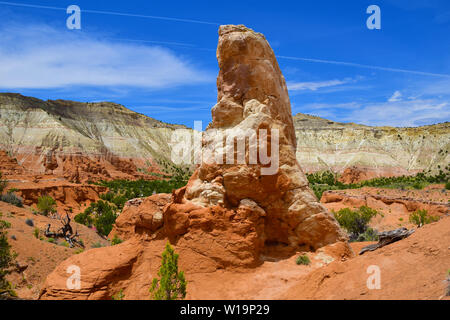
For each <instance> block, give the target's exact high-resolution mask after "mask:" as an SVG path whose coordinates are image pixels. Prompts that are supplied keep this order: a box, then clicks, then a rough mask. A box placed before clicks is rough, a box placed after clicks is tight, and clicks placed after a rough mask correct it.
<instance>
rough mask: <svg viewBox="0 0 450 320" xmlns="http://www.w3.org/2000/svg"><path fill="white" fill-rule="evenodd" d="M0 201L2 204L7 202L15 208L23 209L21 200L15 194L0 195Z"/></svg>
mask: <svg viewBox="0 0 450 320" xmlns="http://www.w3.org/2000/svg"><path fill="white" fill-rule="evenodd" d="M0 200H1V201H3V202H8V203H10V204H12V205H15V206H16V207H19V208H22V207H23V199H22V198H21V197H19V196H16V194H15V193H12V192H8V193H5V194H2V195H1V197H0Z"/></svg>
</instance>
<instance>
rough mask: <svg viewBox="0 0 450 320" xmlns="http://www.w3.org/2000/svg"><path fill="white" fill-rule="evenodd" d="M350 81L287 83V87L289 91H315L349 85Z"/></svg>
mask: <svg viewBox="0 0 450 320" xmlns="http://www.w3.org/2000/svg"><path fill="white" fill-rule="evenodd" d="M350 81H351V79H345V80H327V81H316V82H288V83H287V86H288V89H289V90H290V91H302V90H311V91H316V90H317V89H320V88H327V87H335V86H339V85H343V84H346V83H349V82H350Z"/></svg>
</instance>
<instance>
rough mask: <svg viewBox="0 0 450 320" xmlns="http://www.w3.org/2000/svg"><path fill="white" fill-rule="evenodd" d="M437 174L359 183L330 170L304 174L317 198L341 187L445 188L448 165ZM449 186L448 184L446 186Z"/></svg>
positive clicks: (376, 179)
mask: <svg viewBox="0 0 450 320" xmlns="http://www.w3.org/2000/svg"><path fill="white" fill-rule="evenodd" d="M438 169H439V171H438V173H437V174H434V175H430V174H429V173H430V172H431V170H430V171H429V172H427V173H428V175H427V174H425V173H424V172H421V173H418V174H416V175H415V176H399V177H389V178H385V177H381V178H375V179H371V180H366V181H362V182H359V183H351V184H344V183H342V182H339V181H338V180H337V179H336V177H337V174H336V173H333V172H331V171H325V172H315V173H309V174H308V173H307V174H306V176H307V178H308V181H309V185H310V187H311V189H312V190H313V191H314V193H315V195H316V196H317V198H318V199H320V198H321V197H322V193H323V192H324V191H327V190H342V189H358V188H362V187H377V188H390V189H402V190H405V189H411V188H412V189H423V188H424V187H426V186H427V185H429V184H430V183H445V184H446V188H447V184H448V183H449V179H450V171H449V169H450V168H449V167H448V166H446V167H445V169H444V170H442V169H440V168H438ZM448 187H450V186H448Z"/></svg>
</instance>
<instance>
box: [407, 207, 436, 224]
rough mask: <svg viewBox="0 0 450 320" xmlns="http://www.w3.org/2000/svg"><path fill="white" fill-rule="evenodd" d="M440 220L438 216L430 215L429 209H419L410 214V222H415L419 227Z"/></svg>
mask: <svg viewBox="0 0 450 320" xmlns="http://www.w3.org/2000/svg"><path fill="white" fill-rule="evenodd" d="M438 220H439V217H438V216H430V215H428V211H427V210H417V211H414V212H413V213H411V214H410V215H409V222H411V223H414V224H415V225H416V226H417V227H418V228H420V227H421V226H423V225H425V224H428V223H432V222H436V221H438Z"/></svg>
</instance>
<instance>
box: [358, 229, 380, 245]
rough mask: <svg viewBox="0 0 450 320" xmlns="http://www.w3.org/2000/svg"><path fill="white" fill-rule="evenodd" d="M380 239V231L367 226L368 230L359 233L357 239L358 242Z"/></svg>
mask: <svg viewBox="0 0 450 320" xmlns="http://www.w3.org/2000/svg"><path fill="white" fill-rule="evenodd" d="M378 239H379V237H378V232H377V231H376V230H374V229H372V228H370V227H367V230H366V231H365V232H364V233H361V234H360V235H358V238H357V239H356V241H357V242H364V241H378Z"/></svg>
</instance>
